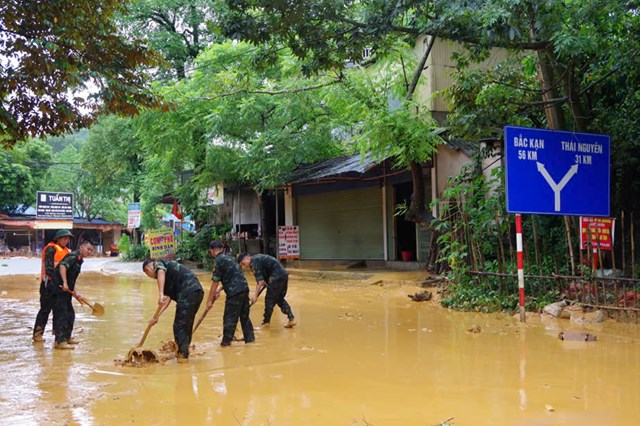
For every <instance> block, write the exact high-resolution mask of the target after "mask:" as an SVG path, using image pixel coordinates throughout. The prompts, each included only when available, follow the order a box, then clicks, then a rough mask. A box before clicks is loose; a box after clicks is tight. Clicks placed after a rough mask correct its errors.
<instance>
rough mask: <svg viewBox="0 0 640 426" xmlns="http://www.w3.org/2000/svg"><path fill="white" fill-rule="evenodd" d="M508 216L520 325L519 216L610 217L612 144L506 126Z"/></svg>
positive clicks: (522, 297)
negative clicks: (511, 217) (512, 220)
mask: <svg viewBox="0 0 640 426" xmlns="http://www.w3.org/2000/svg"><path fill="white" fill-rule="evenodd" d="M504 148H505V149H504V155H505V161H506V163H505V183H506V195H507V212H509V213H515V214H516V242H517V249H518V291H519V301H520V321H523V322H524V321H525V309H524V308H525V291H524V262H523V253H522V250H523V249H522V217H521V214H522V213H529V214H549V215H575V216H581V215H584V216H609V208H610V182H609V179H610V138H609V136H606V135H594V134H588V133H574V132H563V131H557V130H545V129H530V128H525V127H513V126H506V127H505V128H504Z"/></svg>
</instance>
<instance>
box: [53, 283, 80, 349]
mask: <svg viewBox="0 0 640 426" xmlns="http://www.w3.org/2000/svg"><path fill="white" fill-rule="evenodd" d="M75 321H76V311H75V310H74V309H73V304H72V303H71V295H70V294H69V293H65V292H62V291H59V292H55V293H53V330H54V331H55V334H56V343H62V342H66V341H67V340H69V338H70V337H71V333H73V324H74V323H75Z"/></svg>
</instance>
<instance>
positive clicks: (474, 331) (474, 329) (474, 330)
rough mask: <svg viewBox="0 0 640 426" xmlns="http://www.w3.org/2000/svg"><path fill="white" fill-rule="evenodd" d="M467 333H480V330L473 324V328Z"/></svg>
mask: <svg viewBox="0 0 640 426" xmlns="http://www.w3.org/2000/svg"><path fill="white" fill-rule="evenodd" d="M467 331H468V332H469V333H480V332H481V331H482V328H480V326H479V325H477V324H474V325H473V327H471V328H470V329H468V330H467Z"/></svg>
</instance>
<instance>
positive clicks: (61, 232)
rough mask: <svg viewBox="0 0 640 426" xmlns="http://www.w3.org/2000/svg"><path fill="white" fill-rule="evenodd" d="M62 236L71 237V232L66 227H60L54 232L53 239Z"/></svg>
mask: <svg viewBox="0 0 640 426" xmlns="http://www.w3.org/2000/svg"><path fill="white" fill-rule="evenodd" d="M62 237H70V238H73V234H72V233H71V231H69V230H68V229H61V230H59V231H58V232H56V235H54V236H53V241H57V240H58V238H62Z"/></svg>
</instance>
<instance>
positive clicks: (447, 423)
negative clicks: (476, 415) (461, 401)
mask: <svg viewBox="0 0 640 426" xmlns="http://www.w3.org/2000/svg"><path fill="white" fill-rule="evenodd" d="M454 418H455V417H451V418H448V419H447V420H445V421H444V422H440V423H438V424H435V425H433V426H453V422H451V420H453V419H454Z"/></svg>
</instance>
